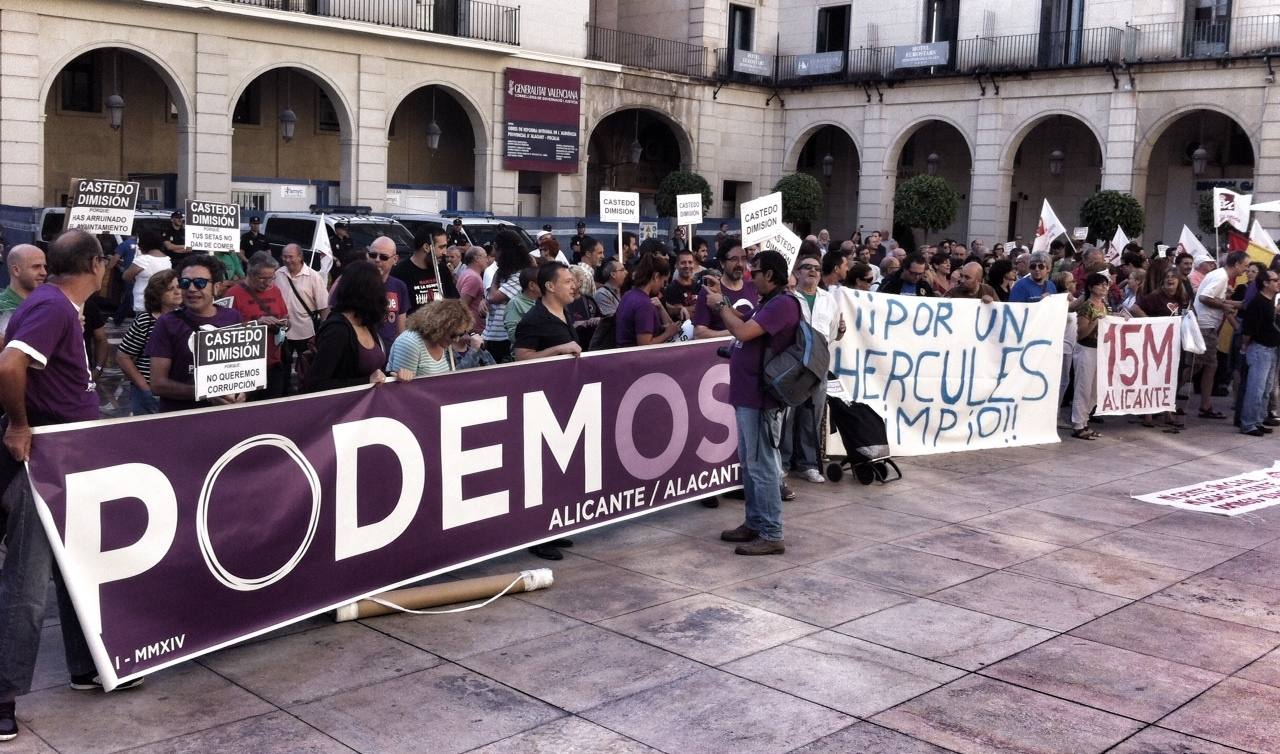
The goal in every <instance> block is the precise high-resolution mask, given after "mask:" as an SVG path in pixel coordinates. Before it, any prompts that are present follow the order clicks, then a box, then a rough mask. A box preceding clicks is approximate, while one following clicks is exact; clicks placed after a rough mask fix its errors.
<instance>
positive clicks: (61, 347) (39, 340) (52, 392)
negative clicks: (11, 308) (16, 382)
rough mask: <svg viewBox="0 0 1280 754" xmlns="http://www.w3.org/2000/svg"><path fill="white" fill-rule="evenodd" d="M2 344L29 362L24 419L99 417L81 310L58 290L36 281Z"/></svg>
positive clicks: (44, 421)
mask: <svg viewBox="0 0 1280 754" xmlns="http://www.w3.org/2000/svg"><path fill="white" fill-rule="evenodd" d="M4 339H5V347H6V348H15V349H17V350H19V351H22V352H23V353H25V354H26V355H27V356H29V357H30V358H31V360H32V361H33V362H34V363H33V364H32V365H31V368H30V369H28V370H27V396H26V397H27V421H29V422H30V423H31V424H32V425H36V424H49V423H51V422H78V421H91V420H93V419H97V418H98V391H97V385H96V384H95V383H94V381H93V374H92V373H91V372H90V371H89V357H88V355H87V354H86V353H85V350H84V325H83V324H82V323H81V321H80V312H79V310H77V309H76V307H75V304H73V303H71V299H69V298H67V294H65V293H63V292H62V289H61V288H59V287H58V286H56V285H53V284H52V283H49V284H45V285H42V286H39V287H38V288H36V289H35V290H34V291H32V292H31V295H30V296H27V298H26V300H25V301H23V302H22V305H21V306H19V307H18V309H17V311H15V312H14V313H13V318H12V319H10V320H9V326H8V327H7V328H5V333H4Z"/></svg>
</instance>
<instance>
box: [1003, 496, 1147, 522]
mask: <svg viewBox="0 0 1280 754" xmlns="http://www.w3.org/2000/svg"><path fill="white" fill-rule="evenodd" d="M1023 507H1024V508H1026V509H1027V510H1036V511H1044V512H1045V513H1056V514H1057V515H1059V516H1071V517H1073V518H1083V519H1087V520H1089V521H1097V522H1098V523H1102V524H1111V525H1112V526H1133V525H1134V524H1140V523H1143V522H1144V521H1150V520H1151V519H1153V518H1160V517H1161V516H1164V515H1168V511H1167V510H1165V509H1164V507H1163V506H1159V505H1151V504H1149V503H1142V502H1138V501H1137V500H1130V499H1127V498H1126V499H1110V498H1106V499H1104V498H1100V497H1095V496H1094V495H1091V494H1088V493H1087V492H1081V493H1068V494H1066V495H1060V496H1058V497H1051V498H1049V499H1048V500H1040V501H1038V502H1034V503H1028V504H1027V505H1025V506H1023Z"/></svg>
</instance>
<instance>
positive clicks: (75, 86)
mask: <svg viewBox="0 0 1280 754" xmlns="http://www.w3.org/2000/svg"><path fill="white" fill-rule="evenodd" d="M61 89H62V109H63V110H64V111H67V112H76V113H97V112H102V72H101V71H100V70H99V68H98V55H97V54H95V53H92V52H87V53H85V54H84V55H81V56H80V57H78V58H76V59H75V60H73V61H71V62H70V63H68V64H67V67H66V68H63V69H62V84H61Z"/></svg>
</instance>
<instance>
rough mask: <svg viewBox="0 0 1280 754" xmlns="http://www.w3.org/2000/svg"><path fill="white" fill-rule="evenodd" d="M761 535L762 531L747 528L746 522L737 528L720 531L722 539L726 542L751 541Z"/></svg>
mask: <svg viewBox="0 0 1280 754" xmlns="http://www.w3.org/2000/svg"><path fill="white" fill-rule="evenodd" d="M759 536H760V532H758V531H756V530H755V529H750V528H747V525H746V524H742V525H741V526H739V527H738V528H736V529H725V530H724V531H722V532H720V539H723V540H724V541H726V542H750V541H751V540H753V539H755V538H756V537H759Z"/></svg>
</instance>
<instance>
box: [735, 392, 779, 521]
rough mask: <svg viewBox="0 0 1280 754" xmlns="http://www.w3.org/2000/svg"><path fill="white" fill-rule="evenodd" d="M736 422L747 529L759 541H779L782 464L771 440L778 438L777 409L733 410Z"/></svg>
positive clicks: (739, 408)
mask: <svg viewBox="0 0 1280 754" xmlns="http://www.w3.org/2000/svg"><path fill="white" fill-rule="evenodd" d="M734 415H735V416H736V417H737V420H738V462H739V463H740V464H741V465H742V486H743V488H744V492H745V494H746V498H747V521H746V524H747V527H748V528H749V529H752V530H753V531H755V532H757V533H758V534H759V535H760V538H761V539H768V540H773V541H778V540H781V539H782V492H781V490H780V489H779V486H780V485H781V483H782V461H781V459H780V458H779V457H778V449H777V448H776V447H775V446H774V443H773V439H775V438H777V437H778V433H779V432H780V431H781V428H780V427H779V426H778V420H779V418H780V417H779V410H778V409H764V410H761V409H756V408H743V407H741V406H738V407H736V408H734Z"/></svg>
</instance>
